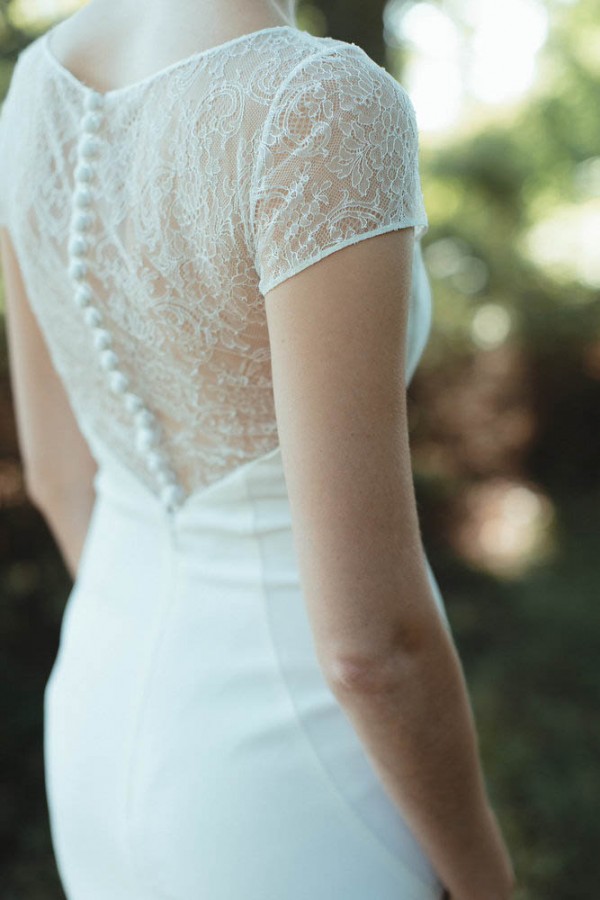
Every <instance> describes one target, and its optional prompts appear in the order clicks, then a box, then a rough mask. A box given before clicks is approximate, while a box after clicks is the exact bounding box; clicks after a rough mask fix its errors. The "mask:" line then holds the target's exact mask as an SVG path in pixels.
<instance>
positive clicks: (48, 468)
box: [0, 228, 98, 578]
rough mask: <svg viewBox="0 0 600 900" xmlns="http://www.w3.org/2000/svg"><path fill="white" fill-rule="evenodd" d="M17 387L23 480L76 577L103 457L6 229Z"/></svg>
mask: <svg viewBox="0 0 600 900" xmlns="http://www.w3.org/2000/svg"><path fill="white" fill-rule="evenodd" d="M0 251H1V259H2V273H3V280H4V294H5V316H6V332H7V341H8V358H9V365H10V377H11V387H12V395H13V403H14V410H15V418H16V424H17V435H18V440H19V448H20V452H21V461H22V465H23V474H24V478H25V486H26V490H27V494H28V496H29V498H30V500H31V501H32V502H33V503H34V504H35V506H37V508H38V509H39V510H40V512H41V513H42V515H43V516H44V518H45V519H46V521H47V522H48V525H49V527H50V529H51V531H52V533H53V535H54V538H55V540H56V542H57V544H58V547H59V549H60V552H61V554H62V556H63V559H64V561H65V564H66V566H67V568H68V570H69V573H70V575H71V577H72V578H75V575H76V572H77V565H78V562H79V558H80V554H81V549H82V547H83V543H84V540H85V536H86V534H87V529H88V525H89V520H90V516H91V512H92V508H93V505H94V500H95V491H94V486H93V480H94V476H95V474H96V471H97V468H98V466H97V463H96V461H95V459H94V458H93V456H92V455H91V453H90V451H89V448H88V445H87V443H86V441H85V439H84V438H83V436H82V434H81V432H80V430H79V428H78V426H77V422H76V420H75V417H74V415H73V411H72V409H71V406H70V403H69V400H68V397H67V395H66V393H65V390H64V387H63V384H62V381H61V380H60V378H59V376H58V374H57V372H56V370H55V368H54V366H53V364H52V361H51V359H50V356H49V354H48V349H47V346H46V342H45V340H44V337H43V334H42V332H41V331H40V327H39V325H38V322H37V319H36V317H35V315H34V313H33V311H32V309H31V306H30V303H29V299H28V297H27V293H26V291H25V286H24V283H23V278H22V275H21V271H20V268H19V264H18V260H17V256H16V254H15V250H14V247H13V244H12V241H11V238H10V235H9V232H8V230H7V229H6V228H1V229H0Z"/></svg>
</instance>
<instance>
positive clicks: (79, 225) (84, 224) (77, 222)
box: [73, 212, 94, 234]
mask: <svg viewBox="0 0 600 900" xmlns="http://www.w3.org/2000/svg"><path fill="white" fill-rule="evenodd" d="M93 223H94V217H93V215H92V214H91V213H90V212H84V213H78V214H77V216H76V217H75V219H73V230H74V231H75V233H76V234H82V233H83V232H84V231H89V230H90V228H91V227H92V225H93Z"/></svg>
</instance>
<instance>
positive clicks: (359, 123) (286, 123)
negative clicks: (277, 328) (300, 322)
mask: <svg viewBox="0 0 600 900" xmlns="http://www.w3.org/2000/svg"><path fill="white" fill-rule="evenodd" d="M408 226H415V238H416V239H420V238H421V237H422V236H423V234H425V232H426V231H427V229H428V219H427V214H426V211H425V206H424V200H423V194H422V190H421V181H420V174H419V138H418V131H417V122H416V115H415V110H414V107H413V105H412V102H411V100H410V98H409V96H408V94H407V92H406V91H405V89H404V88H403V87H402V86H401V85H400V84H399V83H398V82H397V81H396V80H395V79H394V78H393V77H392V76H391V75H390V74H389V73H388V72H386V71H385V69H383V68H382V67H381V66H379V65H377V64H376V63H375V62H374V61H373V60H372V59H371V58H370V57H369V56H368V55H367V54H366V53H365V51H363V50H362V49H361V48H359V47H357V46H356V45H354V44H347V45H345V46H343V47H342V48H336V49H335V51H334V52H331V51H325V52H321V53H319V54H316V55H313V56H310V57H309V58H308V59H306V60H304V61H303V62H302V63H300V64H299V65H297V66H296V67H295V69H294V70H293V71H292V72H291V73H290V74H289V75H288V76H287V78H286V79H285V81H284V83H283V84H282V85H281V86H280V88H279V90H278V92H277V94H276V96H275V97H274V99H273V102H272V104H271V109H270V111H269V115H268V117H267V119H266V121H265V124H264V130H263V135H262V142H261V145H260V147H259V158H258V162H257V170H256V173H255V179H254V186H253V192H252V197H251V232H252V239H253V241H254V247H253V250H254V260H255V268H256V271H257V273H258V276H259V289H260V291H261V293H262V294H263V295H264V294H266V293H267V292H268V291H269V290H271V289H272V288H273V287H275V285H277V284H280V283H281V282H282V281H285V279H287V278H289V277H291V276H292V275H295V274H297V273H298V272H300V271H301V270H302V269H304V268H306V267H307V266H309V265H311V264H312V263H315V262H317V261H318V260H320V259H322V258H323V257H325V256H327V255H329V254H330V253H333V252H334V251H335V250H339V249H341V248H342V247H345V246H347V245H349V244H352V243H356V242H357V241H359V240H362V239H364V238H368V237H372V236H374V235H377V234H382V233H383V232H386V231H391V230H393V229H398V228H406V227H408Z"/></svg>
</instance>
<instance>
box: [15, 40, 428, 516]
mask: <svg viewBox="0 0 600 900" xmlns="http://www.w3.org/2000/svg"><path fill="white" fill-rule="evenodd" d="M57 30H59V29H52V30H51V31H49V32H47V33H46V35H44V36H43V37H42V38H40V39H38V40H37V41H35V42H34V43H33V45H31V46H30V47H28V48H27V50H26V51H24V52H23V53H22V54H21V57H20V59H19V62H18V64H17V67H16V70H15V72H14V75H13V80H12V83H11V87H10V91H9V95H8V98H7V100H6V102H5V105H4V108H3V110H2V119H1V128H0V149H1V153H2V159H3V171H2V179H3V183H2V185H1V188H2V190H1V192H0V213H1V216H0V219H1V220H2V222H3V223H5V224H7V225H8V227H9V229H10V233H11V236H12V239H13V242H14V245H15V249H16V252H17V255H18V257H19V260H20V265H21V269H22V272H23V276H24V280H25V283H26V286H27V290H28V296H29V298H30V302H31V305H32V307H33V309H34V311H35V313H36V315H37V317H38V319H39V322H40V324H41V326H42V328H43V331H44V334H45V336H46V338H47V341H48V345H49V348H50V351H51V354H52V358H53V362H54V364H55V366H56V369H57V371H58V372H59V373H60V375H61V377H62V378H63V380H64V383H65V386H66V388H67V390H68V393H69V397H70V400H71V402H72V405H73V409H74V410H75V412H76V414H77V418H78V421H79V424H80V427H81V430H82V432H83V433H84V434H85V436H86V438H87V440H88V442H89V444H90V446H91V448H92V449H93V451H94V455H95V456H96V457H97V458H98V459H99V460H102V459H104V458H108V457H110V456H111V455H116V457H117V458H118V459H119V460H120V461H121V463H122V464H124V465H125V466H126V467H127V468H128V469H129V470H130V471H131V472H132V473H134V474H135V475H136V477H137V478H138V479H139V481H140V482H141V483H142V484H144V485H145V487H146V488H147V489H148V490H149V491H150V492H152V493H153V494H155V495H157V496H161V497H163V498H164V502H165V503H166V504H167V505H168V504H174V505H177V504H178V503H179V504H180V503H181V502H184V501H185V499H186V498H188V497H189V496H191V495H192V494H193V493H195V492H197V491H199V490H201V489H202V488H204V487H206V486H208V485H210V484H211V483H215V482H216V481H218V480H219V479H220V478H222V477H223V476H225V475H226V474H228V473H230V472H232V471H233V470H234V469H235V468H236V467H237V466H238V465H240V464H243V463H245V462H248V461H251V460H253V459H257V458H258V457H260V456H261V455H264V454H265V453H268V452H270V451H272V450H273V449H274V448H275V447H276V446H277V443H278V435H277V427H276V420H275V412H274V404H273V392H272V377H271V368H270V350H269V336H268V329H267V321H266V315H265V308H264V295H265V294H266V293H267V292H268V291H269V290H271V288H273V287H274V286H275V285H277V284H279V283H280V282H282V281H283V280H285V279H286V278H288V277H291V276H292V275H294V274H295V273H297V272H299V271H300V270H301V269H302V268H305V267H306V266H307V265H309V264H311V263H313V262H316V261H317V260H318V259H320V258H322V257H323V256H325V255H327V254H329V253H331V252H332V251H333V250H336V249H338V248H340V247H343V246H345V245H347V244H350V243H353V242H354V241H355V240H358V239H360V238H363V237H365V236H369V235H371V234H377V233H380V232H383V231H387V230H392V229H395V228H400V227H403V226H407V225H415V226H416V229H415V232H416V236H417V238H420V237H421V236H422V234H423V233H424V232H425V230H426V228H427V217H426V213H425V210H424V206H423V199H422V195H421V187H420V182H419V170H418V137H417V131H416V123H415V117H414V110H413V108H412V105H411V102H410V100H409V98H408V96H407V94H406V92H405V91H404V90H403V88H402V87H401V86H400V85H399V84H398V83H397V82H396V81H395V80H394V79H393V78H392V77H391V76H390V75H389V74H387V73H386V72H385V71H384V70H383V69H381V68H380V67H379V66H377V65H376V64H375V63H374V62H373V61H372V60H371V59H370V58H369V57H368V56H367V55H366V54H365V53H364V51H362V50H361V49H360V48H358V47H356V46H354V45H350V44H346V43H344V42H342V41H337V40H334V39H332V38H317V37H314V36H312V35H310V34H308V33H307V32H302V31H300V30H298V29H297V28H295V27H291V26H285V25H280V26H273V27H271V28H265V29H261V30H259V31H256V32H253V33H250V34H246V35H244V36H242V37H240V38H235V39H233V40H230V41H227V42H225V43H222V44H220V45H217V46H215V47H212V48H210V49H208V50H205V51H200V52H197V53H194V54H192V55H190V56H188V57H186V58H184V59H182V60H180V61H179V62H176V63H174V64H171V65H168V66H166V67H163V69H161V70H159V71H157V72H155V73H153V74H151V75H149V76H148V77H145V78H142V79H140V80H138V81H136V82H135V83H131V84H129V85H128V86H125V87H122V88H117V89H114V90H109V91H107V92H104V93H102V94H100V93H98V92H97V91H95V90H94V89H92V88H91V87H89V86H88V85H86V84H84V83H83V82H82V81H80V80H79V79H78V78H76V77H75V76H74V75H73V74H72V73H71V72H70V70H69V69H67V68H66V67H65V66H64V65H63V64H62V63H60V62H59V60H58V58H57V57H56V56H55V55H54V51H53V37H54V36H55V35H56V31H57ZM40 247H43V252H41V253H40V252H39V248H40ZM90 307H91V308H90ZM94 310H95V311H94ZM430 312H431V310H430V294H429V288H428V284H427V278H426V275H425V272H424V269H423V264H422V259H421V249H420V242H419V241H418V240H417V241H416V243H415V265H414V273H413V291H412V295H411V308H410V318H409V334H408V340H407V351H408V356H407V376H408V380H410V377H411V376H412V372H413V371H414V369H415V367H416V364H417V362H418V359H419V357H420V355H421V352H422V350H423V348H424V346H425V343H426V341H427V337H428V331H429V324H430Z"/></svg>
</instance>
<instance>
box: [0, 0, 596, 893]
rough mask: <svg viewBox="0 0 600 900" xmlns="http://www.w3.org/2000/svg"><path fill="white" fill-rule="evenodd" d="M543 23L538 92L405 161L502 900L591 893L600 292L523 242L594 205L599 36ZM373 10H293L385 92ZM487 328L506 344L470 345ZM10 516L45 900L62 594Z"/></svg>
mask: <svg viewBox="0 0 600 900" xmlns="http://www.w3.org/2000/svg"><path fill="white" fill-rule="evenodd" d="M547 7H548V10H549V11H550V13H551V21H552V31H551V34H550V37H549V40H548V42H547V45H546V48H545V50H544V67H545V68H544V72H545V77H544V80H543V83H542V84H541V86H539V87H538V88H537V90H536V91H534V92H532V93H531V95H530V96H529V97H528V99H527V102H526V103H525V104H524V105H523V106H522V107H521V108H520V109H518V110H517V111H516V112H515V113H514V115H513V116H512V117H511V118H510V119H507V118H506V117H502V118H498V119H496V120H494V119H493V118H491V117H489V116H488V117H486V120H485V122H482V123H481V125H480V126H477V127H472V128H471V129H469V131H468V133H459V130H458V129H457V132H456V133H455V134H453V135H452V136H451V138H450V139H448V140H446V141H445V142H444V144H443V145H440V143H439V142H438V143H436V145H435V146H433V145H429V144H427V143H426V142H425V143H422V147H421V175H422V181H423V188H424V194H425V200H426V205H427V209H428V213H429V218H430V231H429V233H428V235H427V236H426V238H425V241H424V252H425V258H426V263H427V265H428V269H429V271H430V277H431V282H432V288H433V293H434V323H433V330H432V335H431V338H430V341H429V344H428V347H427V349H426V351H425V355H424V357H423V360H422V362H421V365H420V367H419V369H418V371H417V374H416V375H415V377H414V380H413V383H412V384H411V387H410V390H409V402H410V412H411V446H412V449H413V457H414V475H415V487H416V491H417V500H418V505H419V513H420V519H421V524H422V533H423V540H424V544H425V546H426V548H427V553H428V556H429V558H430V560H431V563H432V567H433V569H434V571H435V573H436V575H437V578H438V581H439V583H440V585H441V588H442V593H443V595H444V600H445V602H446V606H447V609H448V613H449V616H450V619H451V622H452V627H453V632H454V636H455V640H456V643H457V646H458V648H459V652H460V655H461V658H462V660H463V664H464V668H465V673H466V676H467V680H468V683H469V688H470V692H471V697H472V702H473V706H474V710H475V716H476V720H477V724H478V730H479V734H480V747H481V754H482V758H483V762H484V769H485V772H486V779H487V783H488V788H489V793H490V797H491V799H492V801H493V804H494V807H495V809H496V810H497V812H498V815H499V818H500V821H501V824H502V826H503V828H504V830H505V833H506V836H507V840H508V842H509V845H510V848H511V851H512V854H513V858H514V861H515V867H516V870H517V876H518V880H519V890H518V892H517V898H516V900H587V898H592V897H595V896H596V893H597V890H596V885H597V884H598V882H599V877H600V865H599V863H598V853H597V846H598V845H599V844H600V820H599V818H598V816H597V812H596V811H597V807H598V804H599V802H600V768H599V766H598V759H599V758H600V717H599V716H598V708H599V706H600V704H599V697H600V667H599V666H598V664H597V660H598V649H597V645H598V640H597V638H598V635H599V634H600V627H599V626H600V621H599V619H600V604H598V602H597V601H598V597H599V596H600V568H599V566H598V535H600V479H599V461H600V416H599V415H598V410H599V408H600V303H599V302H598V301H599V299H600V298H599V292H600V291H599V289H598V288H595V287H594V286H591V285H590V284H589V283H588V284H586V283H585V282H584V281H582V280H580V279H578V278H577V277H576V275H571V276H569V275H565V274H564V273H560V274H557V272H556V271H555V270H554V269H552V270H550V269H549V268H546V267H544V266H543V265H542V264H540V263H539V262H536V261H535V260H534V259H533V258H532V256H531V254H530V253H529V251H528V233H529V231H530V229H532V228H533V227H534V226H536V225H537V224H539V223H540V222H541V221H543V220H544V219H546V218H548V217H552V215H553V214H554V213H555V212H556V211H557V210H559V209H560V207H561V206H564V205H569V204H570V205H573V206H575V207H577V206H578V205H580V206H581V208H582V214H583V207H584V205H585V204H586V203H588V202H589V201H590V200H593V199H594V197H597V196H598V194H599V193H600V189H599V188H598V184H599V182H600V179H599V178H598V177H596V180H595V183H594V179H593V178H589V177H588V176H589V173H590V172H592V171H593V166H594V161H597V160H599V159H600V118H599V117H598V114H597V112H598V97H599V96H600V64H599V63H598V59H600V53H597V52H595V51H594V48H598V47H600V23H599V21H598V8H597V2H596V0H579V2H571V3H568V4H567V3H563V2H559V0H553V2H552V0H547ZM384 8H385V0H376V2H375V0H374V2H373V3H370V4H369V6H368V8H367V7H366V6H365V5H364V3H363V2H362V0H328V2H326V0H322V2H321V3H316V2H312V3H309V2H304V3H303V4H302V5H301V6H300V10H299V20H300V24H301V25H302V26H303V27H305V28H307V29H308V30H312V31H314V33H316V34H332V35H334V36H336V37H339V38H342V39H344V40H348V41H353V42H355V43H357V44H359V45H361V46H363V47H364V49H365V50H367V52H368V53H369V54H370V55H371V56H372V57H373V58H374V59H376V61H377V62H379V63H380V64H382V65H384V64H387V65H388V67H389V68H390V70H391V71H393V74H394V75H396V76H397V77H399V78H400V79H401V75H402V72H401V70H399V71H396V69H395V66H396V65H398V66H400V67H401V65H402V57H403V48H402V47H400V48H396V49H394V50H393V51H388V52H387V53H386V43H385V40H384V31H383V25H382V15H383V11H384ZM9 10H10V2H7V0H2V2H1V3H0V11H1V13H2V14H1V16H0V39H1V46H0V50H1V51H2V52H1V54H0V55H1V56H2V57H3V61H2V62H0V89H2V90H5V89H6V86H7V84H8V81H9V78H10V72H11V69H12V63H13V62H14V59H15V58H16V55H17V54H18V51H19V49H20V48H22V47H23V46H25V45H26V44H27V41H28V40H29V39H30V38H31V37H33V35H31V36H28V35H23V34H22V33H21V32H19V31H18V30H17V29H14V28H13V27H11V26H10V20H9V18H7V11H9ZM392 59H393V60H394V66H392V65H391V63H390V60H392ZM507 64H510V53H509V50H508V49H507ZM596 171H598V167H597V166H596ZM586 173H587V174H586ZM557 234H558V237H557V240H560V239H561V233H560V231H558V232H557ZM564 239H565V240H566V239H567V235H566V234H565V235H564ZM598 245H599V246H600V235H599V236H598ZM486 323H487V324H486ZM490 323H491V326H490ZM494 323H495V325H494ZM504 326H506V328H505V331H506V334H505V336H504V338H503V339H502V340H496V341H492V342H491V343H488V344H487V345H486V343H485V341H482V339H481V336H482V335H483V336H485V335H486V334H489V333H491V334H492V335H493V333H494V330H495V331H496V333H498V328H499V327H500V331H502V327H504ZM490 327H491V332H490ZM3 346H4V345H3ZM1 371H2V382H3V386H2V394H1V396H0V410H3V411H2V415H1V416H0V441H1V442H2V446H0V461H1V462H2V465H3V469H2V471H3V472H5V471H9V470H10V471H13V470H14V467H15V464H17V463H18V448H17V443H16V437H15V434H14V423H13V419H12V409H11V404H10V392H9V389H8V382H7V378H8V373H7V366H6V357H5V356H4V359H3V361H2V366H1ZM7 423H9V424H7ZM11 466H12V469H11V468H10V467H11ZM507 486H508V487H511V489H512V491H513V492H512V494H511V493H510V491H508V489H507ZM515 486H516V487H519V486H522V487H523V490H522V491H521V492H519V491H518V490H517V491H515V490H514V488H515ZM494 491H495V492H496V493H494ZM486 492H487V493H486ZM503 492H504V493H503ZM504 495H506V496H509V497H512V498H513V499H512V501H511V502H513V504H514V502H515V499H514V498H517V500H518V499H519V498H521V499H520V501H519V502H521V503H523V502H524V501H523V498H525V499H526V500H527V502H528V503H530V504H531V503H532V502H533V501H532V498H534V497H535V498H537V501H536V502H537V503H538V505H540V504H541V505H540V509H544V510H546V513H547V514H546V516H545V518H543V517H542V519H541V525H539V528H540V533H541V538H540V542H539V546H540V547H542V548H543V549H542V550H539V549H538V550H535V552H534V551H532V552H531V553H530V554H529V556H527V554H524V557H523V560H521V564H520V565H519V566H517V567H516V568H514V567H513V568H511V567H510V566H508V567H507V566H504V568H503V566H502V565H500V564H499V562H498V560H499V559H500V561H502V557H501V554H500V555H498V553H496V554H495V553H494V551H495V550H496V549H498V548H501V546H502V540H505V538H503V534H504V532H502V530H501V529H499V530H498V531H497V537H494V536H492V539H491V545H490V541H488V543H487V544H486V543H485V541H482V534H484V532H485V533H487V532H486V531H485V529H486V528H487V529H488V532H489V521H488V522H487V524H486V521H487V520H485V521H483V525H482V520H481V518H480V519H478V518H477V515H480V516H481V515H484V514H485V515H487V516H488V519H489V517H490V516H492V514H493V512H494V508H495V507H494V504H496V505H497V504H498V502H499V501H498V500H497V499H494V498H497V497H500V498H502V497H503V496H504ZM11 496H12V500H10V501H7V500H6V498H4V499H3V506H2V507H0V596H1V599H2V602H1V604H0V666H1V669H2V678H1V680H0V705H1V709H2V713H3V714H2V721H3V724H4V733H3V735H2V742H1V744H0V747H1V750H0V753H1V761H2V767H1V781H0V798H1V800H2V802H1V803H0V866H1V873H2V874H1V877H0V900H55V898H60V897H62V896H63V895H62V892H61V890H60V887H59V884H58V879H57V876H56V870H55V862H54V857H53V854H52V849H51V845H50V839H49V831H48V819H47V808H46V803H45V795H44V779H43V756H42V712H43V708H42V703H43V688H44V684H45V680H46V678H47V675H48V673H49V670H50V667H51V665H52V661H53V659H54V654H55V652H56V647H57V642H58V629H59V626H60V620H61V615H62V609H63V606H64V602H65V599H66V596H67V593H68V590H69V587H70V581H69V578H68V576H67V574H66V571H65V568H64V565H63V563H62V561H61V559H60V557H59V554H58V551H57V549H56V546H55V545H54V542H53V540H52V538H51V535H50V532H49V531H48V529H47V527H46V525H45V523H44V522H43V520H42V519H41V517H40V516H39V514H38V513H37V512H36V511H35V510H33V509H32V508H31V507H30V506H29V505H28V504H27V502H26V499H25V497H24V495H23V493H22V491H21V492H20V493H19V491H16V493H15V492H13V494H12V495H11ZM481 497H483V498H484V501H485V502H483V501H481V499H479V500H478V499H477V498H481ZM486 498H487V499H486ZM527 498H529V499H527ZM478 504H479V506H478ZM500 505H501V504H500ZM480 507H481V509H483V513H481V509H480ZM533 508H537V507H535V504H534V507H533ZM478 509H479V510H480V512H479V513H477V510H478ZM486 510H487V512H486ZM514 521H515V525H514V529H516V528H517V527H518V517H517V519H515V520H514ZM484 526H485V527H484ZM509 526H510V519H509ZM531 527H533V526H531ZM509 531H510V527H509ZM494 534H496V532H494V533H493V535H494ZM495 542H496V543H497V544H498V548H496V546H495ZM518 543H519V541H518V540H517V544H518ZM509 546H510V541H509ZM535 546H536V547H537V546H538V545H537V544H536V545H535ZM517 549H518V548H517ZM536 554H537V555H536ZM505 562H506V561H505Z"/></svg>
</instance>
